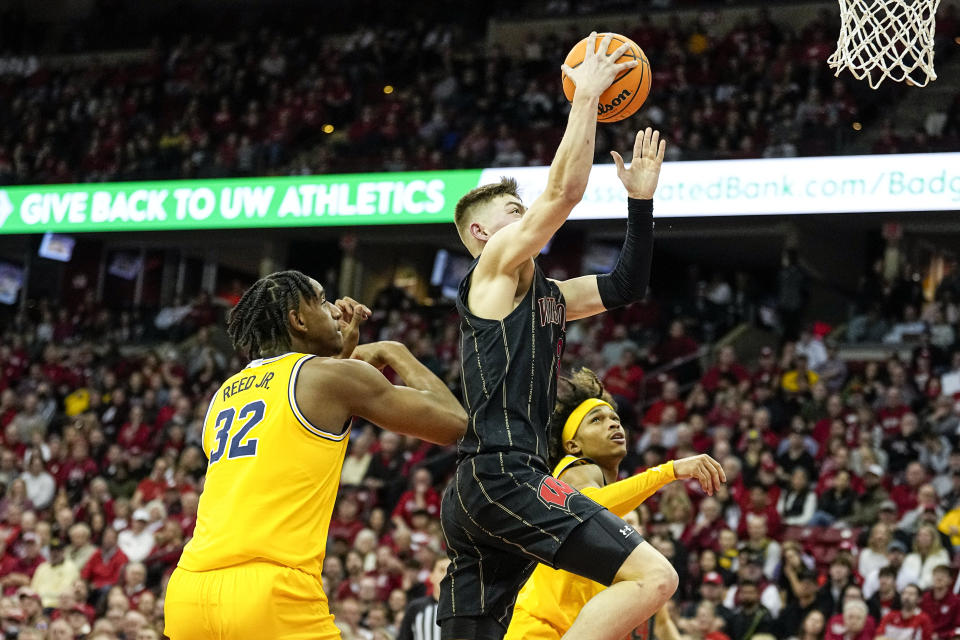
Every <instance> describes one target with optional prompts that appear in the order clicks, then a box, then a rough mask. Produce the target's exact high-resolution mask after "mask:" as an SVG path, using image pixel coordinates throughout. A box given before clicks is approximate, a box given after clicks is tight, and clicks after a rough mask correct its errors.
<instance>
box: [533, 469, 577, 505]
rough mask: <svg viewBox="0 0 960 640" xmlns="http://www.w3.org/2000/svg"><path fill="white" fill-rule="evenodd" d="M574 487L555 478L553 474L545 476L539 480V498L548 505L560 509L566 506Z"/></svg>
mask: <svg viewBox="0 0 960 640" xmlns="http://www.w3.org/2000/svg"><path fill="white" fill-rule="evenodd" d="M573 492H574V489H573V487H571V486H570V485H568V484H567V483H566V482H564V481H563V480H557V479H556V478H554V477H553V476H546V477H545V478H544V479H543V480H541V481H540V491H539V492H538V493H539V494H540V499H541V500H542V501H543V502H544V504H546V505H547V506H548V507H549V506H550V505H553V506H555V507H560V508H561V509H566V508H567V501H569V500H570V496H571V495H572V494H573Z"/></svg>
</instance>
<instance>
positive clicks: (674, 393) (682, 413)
mask: <svg viewBox="0 0 960 640" xmlns="http://www.w3.org/2000/svg"><path fill="white" fill-rule="evenodd" d="M667 407H673V408H674V409H676V411H677V416H676V419H677V420H681V421H682V420H683V419H684V418H686V417H687V406H686V404H684V402H683V400H681V399H680V387H679V386H678V385H677V382H676V380H667V381H666V382H665V383H664V384H663V395H662V396H661V397H660V399H659V400H657V401H656V402H654V403H653V404H652V405H650V408H649V409H647V413H646V414H645V415H644V416H643V424H645V425H658V424H660V422H661V419H662V417H663V410H664V409H666V408H667Z"/></svg>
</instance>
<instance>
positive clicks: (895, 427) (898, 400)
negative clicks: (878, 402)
mask: <svg viewBox="0 0 960 640" xmlns="http://www.w3.org/2000/svg"><path fill="white" fill-rule="evenodd" d="M909 412H910V407H909V406H907V403H906V402H904V401H903V392H902V391H900V389H899V387H889V388H888V389H887V393H886V396H885V398H884V406H883V407H882V408H881V409H880V411H878V412H877V422H879V423H880V428H882V429H883V435H884V437H889V436H895V435H897V434H898V433H899V432H900V419H901V418H903V416H904V414H906V413H909Z"/></svg>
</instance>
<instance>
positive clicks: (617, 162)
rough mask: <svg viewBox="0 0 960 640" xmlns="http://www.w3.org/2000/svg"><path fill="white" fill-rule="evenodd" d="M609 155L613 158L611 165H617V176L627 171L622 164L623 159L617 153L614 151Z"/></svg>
mask: <svg viewBox="0 0 960 640" xmlns="http://www.w3.org/2000/svg"><path fill="white" fill-rule="evenodd" d="M610 155H611V156H613V164H615V165H617V174H620V173H622V172H623V171H626V170H627V167H626V166H625V165H624V164H623V158H622V157H621V156H620V154H619V153H617V152H616V151H611V152H610Z"/></svg>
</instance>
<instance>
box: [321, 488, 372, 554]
mask: <svg viewBox="0 0 960 640" xmlns="http://www.w3.org/2000/svg"><path fill="white" fill-rule="evenodd" d="M359 511H360V507H359V506H358V505H357V501H356V499H355V498H354V497H353V496H344V497H341V498H340V499H338V500H337V506H336V515H335V516H334V517H333V519H332V520H331V521H330V534H329V535H330V537H331V538H332V539H333V540H340V541H343V542H345V543H346V544H347V546H348V547H352V546H353V539H354V538H356V537H357V534H358V533H359V532H360V530H361V529H363V527H364V525H363V521H362V520H360V519H359V518H358V513H359Z"/></svg>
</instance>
